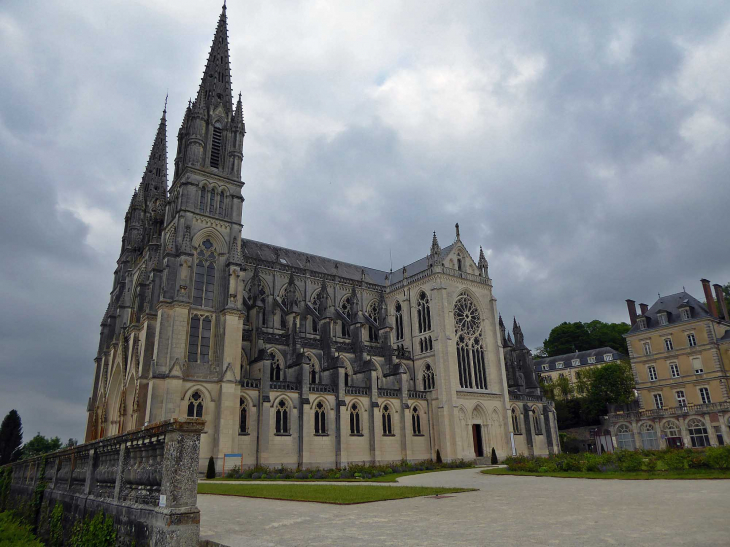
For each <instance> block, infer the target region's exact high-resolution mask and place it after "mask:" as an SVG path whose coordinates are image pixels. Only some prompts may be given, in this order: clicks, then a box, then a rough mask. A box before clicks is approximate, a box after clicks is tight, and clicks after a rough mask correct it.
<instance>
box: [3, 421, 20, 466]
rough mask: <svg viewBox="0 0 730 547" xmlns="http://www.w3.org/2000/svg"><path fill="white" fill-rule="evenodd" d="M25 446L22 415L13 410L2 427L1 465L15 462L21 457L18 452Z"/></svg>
mask: <svg viewBox="0 0 730 547" xmlns="http://www.w3.org/2000/svg"><path fill="white" fill-rule="evenodd" d="M22 444H23V424H22V422H21V421H20V414H18V411H17V410H15V409H13V410H11V411H10V412H8V414H7V415H6V416H5V418H4V419H3V423H2V425H0V465H5V464H6V463H10V462H14V461H15V460H17V459H18V458H19V457H20V451H19V450H18V449H19V448H20V446H21V445H22Z"/></svg>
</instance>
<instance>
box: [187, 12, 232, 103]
mask: <svg viewBox="0 0 730 547" xmlns="http://www.w3.org/2000/svg"><path fill="white" fill-rule="evenodd" d="M203 102H205V103H206V104H217V103H221V104H222V105H223V108H224V109H225V110H226V112H228V113H231V111H232V110H233V93H232V91H231V63H230V59H229V56H228V19H227V18H226V5H225V4H223V9H222V10H221V16H220V18H219V19H218V26H217V27H216V30H215V37H214V38H213V44H212V45H211V46H210V53H209V54H208V63H207V64H206V65H205V71H204V72H203V79H202V81H201V82H200V89H199V90H198V96H197V98H196V99H195V104H196V106H197V107H198V108H202V107H203V104H202V103H203Z"/></svg>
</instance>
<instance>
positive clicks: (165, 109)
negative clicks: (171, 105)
mask: <svg viewBox="0 0 730 547" xmlns="http://www.w3.org/2000/svg"><path fill="white" fill-rule="evenodd" d="M169 95H170V92H169V91H168V92H167V93H165V108H164V109H163V110H162V112H164V113H167V97H168V96H169Z"/></svg>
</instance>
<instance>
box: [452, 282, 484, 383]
mask: <svg viewBox="0 0 730 547" xmlns="http://www.w3.org/2000/svg"><path fill="white" fill-rule="evenodd" d="M454 321H455V323H456V329H455V330H456V359H457V366H458V368H459V385H460V386H461V387H462V388H476V389H487V367H486V361H485V357H484V347H483V345H482V337H481V332H482V320H481V317H480V315H479V309H478V308H477V306H476V304H475V303H474V301H473V300H472V299H471V297H470V296H469V295H467V294H462V295H461V296H459V297H458V298H457V299H456V303H455V304H454Z"/></svg>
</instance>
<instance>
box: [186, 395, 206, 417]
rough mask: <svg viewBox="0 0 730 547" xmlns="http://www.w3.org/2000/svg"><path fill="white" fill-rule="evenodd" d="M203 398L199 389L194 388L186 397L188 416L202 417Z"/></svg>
mask: <svg viewBox="0 0 730 547" xmlns="http://www.w3.org/2000/svg"><path fill="white" fill-rule="evenodd" d="M204 401H205V399H204V398H203V394H202V393H200V391H198V390H195V391H193V393H192V394H191V395H190V397H188V418H202V417H203V403H204Z"/></svg>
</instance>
